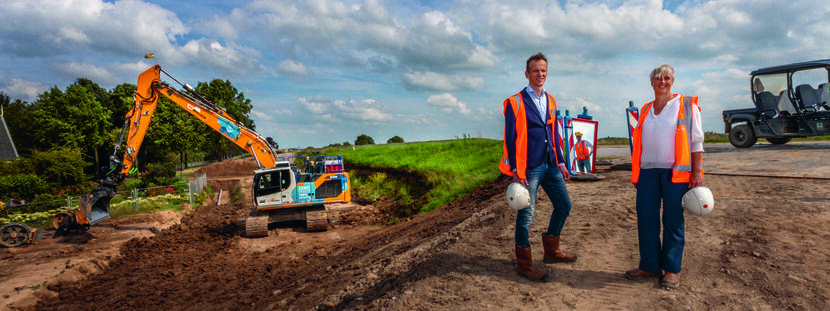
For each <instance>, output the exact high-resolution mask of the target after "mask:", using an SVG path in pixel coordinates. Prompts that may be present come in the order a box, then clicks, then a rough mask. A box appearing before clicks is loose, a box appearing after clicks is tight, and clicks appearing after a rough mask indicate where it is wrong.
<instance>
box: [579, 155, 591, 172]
mask: <svg viewBox="0 0 830 311" xmlns="http://www.w3.org/2000/svg"><path fill="white" fill-rule="evenodd" d="M576 170H577V171H578V172H583V173H591V159H590V158H588V159H585V160H576Z"/></svg>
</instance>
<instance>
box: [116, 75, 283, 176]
mask: <svg viewBox="0 0 830 311" xmlns="http://www.w3.org/2000/svg"><path fill="white" fill-rule="evenodd" d="M162 72H164V71H163V70H162V69H161V66H159V65H155V66H153V67H150V68H149V69H147V70H145V71H144V72H142V73H141V74H140V75H139V76H138V85H137V89H136V94H135V106H134V107H133V110H132V111H131V112H130V113H129V114H128V115H127V119H129V121H128V122H129V123H128V124H125V128H126V127H127V126H129V129H128V130H127V133H126V134H127V141H126V150H125V151H124V158H123V161H122V162H121V170H120V171H121V174H124V175H125V176H126V175H129V174H130V171H131V169H132V168H133V166H134V165H135V160H136V156H137V155H138V150H139V148H141V143H142V141H144V135H145V134H147V129H148V128H149V126H150V121H151V119H152V117H153V113H155V110H156V107H157V106H158V100H159V95H163V96H165V97H167V98H169V99H170V100H172V101H173V103H175V104H176V105H178V106H179V107H181V108H182V109H184V110H185V111H187V112H188V113H190V114H191V115H193V116H194V117H196V118H197V119H199V121H202V123H204V124H206V125H207V126H209V127H210V128H212V129H213V130H215V131H216V132H218V133H219V134H221V135H222V136H223V137H225V138H226V139H228V140H230V141H231V142H233V143H234V144H236V145H237V146H239V147H240V148H242V149H243V150H245V151H247V152H249V153H251V155H253V156H254V159H256V162H257V164H258V165H259V167H260V168H271V167H274V166H275V165H276V162H277V157H276V153H275V152H274V150H273V149H272V148H271V145H269V144H268V142H267V141H266V140H265V138H264V137H262V136H260V135H259V134H257V133H256V132H254V131H252V130H250V129H248V128H246V127H245V126H243V125H242V124H240V123H239V122H236V120H234V119H233V118H231V117H230V116H229V115H228V114H227V113H226V112H225V110H224V109H222V108H221V107H219V106H216V105H214V104H213V103H211V102H210V101H208V100H206V99H205V98H204V97H202V96H201V95H199V94H198V93H196V92H195V91H194V90H193V88H191V87H190V86H189V85H187V84H184V85H183V86H184V88H185V90H186V91H187V93H184V92H182V91H179V90H176V89H174V88H172V87H171V86H169V85H168V84H167V83H164V82H161V77H160V75H161V73H162ZM174 80H175V79H174ZM118 145H120V142H119V144H118ZM116 152H117V151H116Z"/></svg>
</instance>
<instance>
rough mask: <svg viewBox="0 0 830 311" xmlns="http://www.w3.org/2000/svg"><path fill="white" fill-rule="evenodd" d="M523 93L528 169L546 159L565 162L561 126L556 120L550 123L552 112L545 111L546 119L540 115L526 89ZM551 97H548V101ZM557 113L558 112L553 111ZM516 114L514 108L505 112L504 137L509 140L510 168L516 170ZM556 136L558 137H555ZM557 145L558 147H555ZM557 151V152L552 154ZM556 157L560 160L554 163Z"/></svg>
mask: <svg viewBox="0 0 830 311" xmlns="http://www.w3.org/2000/svg"><path fill="white" fill-rule="evenodd" d="M520 93H521V94H522V102H523V105H524V106H525V109H524V111H525V114H526V115H527V169H532V168H535V167H538V166H539V165H542V163H543V162H544V161H545V159H550V163H549V164H550V165H554V166H555V165H556V163H565V158H564V156H563V155H562V151H561V150H562V149H561V148H559V147H561V146H560V145H559V144H560V142H559V141H560V139H559V137H560V133H559V127H558V126H555V124H556V120H553V122H551V123H552V124H548V121H550V115H551V114H550V113H548V112H547V111H545V114H544V116H545V119H544V120H542V118H541V117H540V116H539V109H538V108H537V107H536V105H535V104H534V103H533V100H532V99H530V95H528V94H527V91H525V89H522V91H521V92H520ZM550 100H551V98H550V97H548V101H550ZM552 113H553V114H554V115H556V112H555V111H553V112H552ZM516 131H517V129H516V116H515V115H513V109H505V112H504V134H505V135H504V137H505V139H506V140H507V141H506V142H505V143H506V147H507V154H508V157H509V160H510V169H511V170H512V171H515V170H516V136H517V135H516ZM554 137H555V138H556V139H554ZM554 147H556V148H554ZM551 153H555V154H551ZM554 157H556V160H557V161H558V162H556V163H554V161H553V159H554Z"/></svg>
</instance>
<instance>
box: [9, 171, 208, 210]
mask: <svg viewBox="0 0 830 311" xmlns="http://www.w3.org/2000/svg"><path fill="white" fill-rule="evenodd" d="M206 187H207V176H206V175H204V174H197V175H194V178H193V181H191V182H189V183H187V184H174V185H168V186H156V187H148V188H135V189H131V190H124V191H121V192H119V193H117V194H116V196H115V197H113V199H112V200H113V201H111V202H114V201H119V202H121V201H126V200H131V201H133V212H138V209H139V205H140V203H141V202H142V200H147V199H149V198H152V197H155V196H159V195H164V194H176V193H181V192H183V191H186V192H187V195H188V202H189V203H190V206H193V202H194V196H195V195H198V194H200V193H202V191H203V190H204V189H205V188H206ZM125 195H127V197H124V196H125ZM81 197H82V196H68V197H66V198H65V199H61V200H50V201H39V202H31V203H24V204H11V202H9V203H6V208H5V209H4V210H3V211H4V213H5V217H6V218H8V217H9V215H10V214H18V213H35V212H44V211H49V210H53V209H57V208H62V209H75V208H78V201H79V200H80V198H81ZM118 197H122V198H124V199H123V200H120V199H116V198H118Z"/></svg>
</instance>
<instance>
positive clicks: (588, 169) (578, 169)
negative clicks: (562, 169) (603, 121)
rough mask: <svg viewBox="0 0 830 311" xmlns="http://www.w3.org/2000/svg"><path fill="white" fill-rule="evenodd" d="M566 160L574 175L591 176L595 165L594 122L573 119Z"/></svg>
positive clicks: (595, 138)
mask: <svg viewBox="0 0 830 311" xmlns="http://www.w3.org/2000/svg"><path fill="white" fill-rule="evenodd" d="M571 126H572V130H571V131H570V135H568V136H570V137H569V140H570V143H569V144H568V145H569V146H570V148H569V149H570V150H569V152H568V159H569V162H570V164H571V165H570V168H571V171H572V172H574V173H575V174H593V173H594V166H595V164H596V160H597V157H596V152H595V151H596V146H597V127H598V123H597V121H594V120H586V119H579V118H574V119H573V121H572V122H571Z"/></svg>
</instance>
